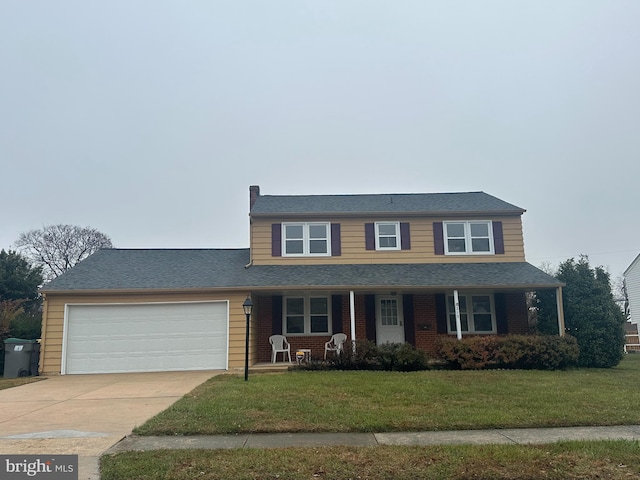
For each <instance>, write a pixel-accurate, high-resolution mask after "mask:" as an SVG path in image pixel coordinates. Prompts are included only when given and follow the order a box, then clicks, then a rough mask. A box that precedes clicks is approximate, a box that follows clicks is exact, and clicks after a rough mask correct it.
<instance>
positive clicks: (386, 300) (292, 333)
mask: <svg viewBox="0 0 640 480" xmlns="http://www.w3.org/2000/svg"><path fill="white" fill-rule="evenodd" d="M454 293H457V295H454ZM525 293H526V292H525V291H524V290H501V291H496V290H491V291H487V290H484V291H483V290H473V291H468V292H457V291H429V292H418V291H405V292H397V291H367V292H357V293H356V292H330V293H319V292H310V291H297V292H278V294H272V295H265V294H262V295H254V304H256V306H257V308H256V315H257V325H256V326H257V333H258V335H257V345H256V347H257V349H256V350H257V359H256V360H257V363H256V365H271V366H273V365H281V364H282V363H281V362H282V359H281V355H282V354H279V356H278V363H277V364H272V363H271V345H270V343H269V337H270V336H271V335H275V334H277V335H285V336H286V337H287V339H288V341H289V343H290V344H291V358H292V360H293V361H294V363H295V352H296V350H298V349H309V350H311V357H312V359H314V360H320V359H322V358H324V345H325V342H327V341H329V339H330V338H331V335H332V334H333V333H338V332H343V333H345V334H346V335H347V337H348V339H347V341H348V342H349V341H351V340H353V339H356V340H364V339H366V340H369V341H372V342H374V343H377V344H380V343H385V342H408V343H410V344H412V345H414V346H415V347H416V348H419V349H421V350H424V351H425V352H427V353H430V354H435V353H436V346H437V339H438V338H440V337H447V336H458V338H461V337H462V335H465V336H466V335H480V334H483V335H486V334H489V335H505V334H528V333H529V321H528V310H527V303H526V297H525ZM454 299H455V300H454ZM456 300H457V301H456ZM323 309H324V310H323ZM561 331H563V329H562V330H561ZM285 365H286V367H287V368H288V366H289V365H290V364H289V363H288V362H287V363H286V364H285ZM265 368H266V367H265Z"/></svg>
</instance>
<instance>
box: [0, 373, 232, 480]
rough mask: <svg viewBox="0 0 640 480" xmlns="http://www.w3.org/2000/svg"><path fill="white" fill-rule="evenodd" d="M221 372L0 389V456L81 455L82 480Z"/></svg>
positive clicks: (64, 379)
mask: <svg viewBox="0 0 640 480" xmlns="http://www.w3.org/2000/svg"><path fill="white" fill-rule="evenodd" d="M220 373H223V372H222V371H212V370H208V371H190V372H155V373H121V374H101V375H64V376H57V377H49V378H47V379H45V380H42V381H39V382H35V383H30V384H27V385H22V386H19V387H14V388H9V389H5V390H0V453H1V454H4V455H10V454H25V455H30V454H53V455H78V456H79V459H78V461H79V479H80V480H88V479H91V480H94V479H97V478H99V476H98V473H97V472H98V470H97V468H98V459H99V457H100V455H102V454H103V453H104V452H105V451H106V450H108V449H109V448H110V447H111V446H112V445H114V444H115V443H116V442H118V441H120V440H121V439H122V438H124V437H125V436H126V435H129V434H130V433H131V431H132V430H133V428H134V427H136V426H138V425H141V424H142V423H144V422H145V421H146V420H148V419H149V418H151V417H152V416H154V415H156V414H157V413H159V412H161V411H162V410H164V409H165V408H167V407H169V406H170V405H171V404H173V403H174V402H175V401H177V400H179V399H180V398H181V397H182V396H183V395H185V394H186V393H188V392H190V391H191V390H192V389H194V388H195V387H197V386H198V385H200V384H201V383H203V382H205V381H206V380H207V379H209V378H211V377H212V376H215V375H218V374H220Z"/></svg>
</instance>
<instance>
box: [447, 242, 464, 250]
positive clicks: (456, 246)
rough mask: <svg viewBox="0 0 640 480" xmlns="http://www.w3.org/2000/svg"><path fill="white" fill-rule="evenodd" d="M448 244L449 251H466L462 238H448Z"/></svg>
mask: <svg viewBox="0 0 640 480" xmlns="http://www.w3.org/2000/svg"><path fill="white" fill-rule="evenodd" d="M448 246H449V251H450V252H466V251H467V247H466V245H465V241H464V239H460V240H448Z"/></svg>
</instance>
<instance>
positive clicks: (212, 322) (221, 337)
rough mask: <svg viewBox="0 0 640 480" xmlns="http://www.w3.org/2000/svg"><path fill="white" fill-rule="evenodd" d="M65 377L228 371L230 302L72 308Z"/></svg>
mask: <svg viewBox="0 0 640 480" xmlns="http://www.w3.org/2000/svg"><path fill="white" fill-rule="evenodd" d="M65 329H66V331H65V338H66V341H65V350H64V351H63V365H62V373H63V374H64V373H67V374H69V373H122V372H160V371H162V372H164V371H173V370H209V369H226V368H227V358H228V356H227V344H228V335H227V331H228V305H227V302H197V303H145V304H129V305H122V304H121V305H68V306H67V316H66V322H65Z"/></svg>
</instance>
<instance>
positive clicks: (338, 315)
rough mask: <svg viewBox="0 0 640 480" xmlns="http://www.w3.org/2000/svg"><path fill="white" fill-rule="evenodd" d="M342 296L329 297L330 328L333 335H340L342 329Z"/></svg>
mask: <svg viewBox="0 0 640 480" xmlns="http://www.w3.org/2000/svg"><path fill="white" fill-rule="evenodd" d="M342 327H343V326H342V295H331V328H332V329H333V333H340V332H342V331H343V330H344V328H342Z"/></svg>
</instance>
